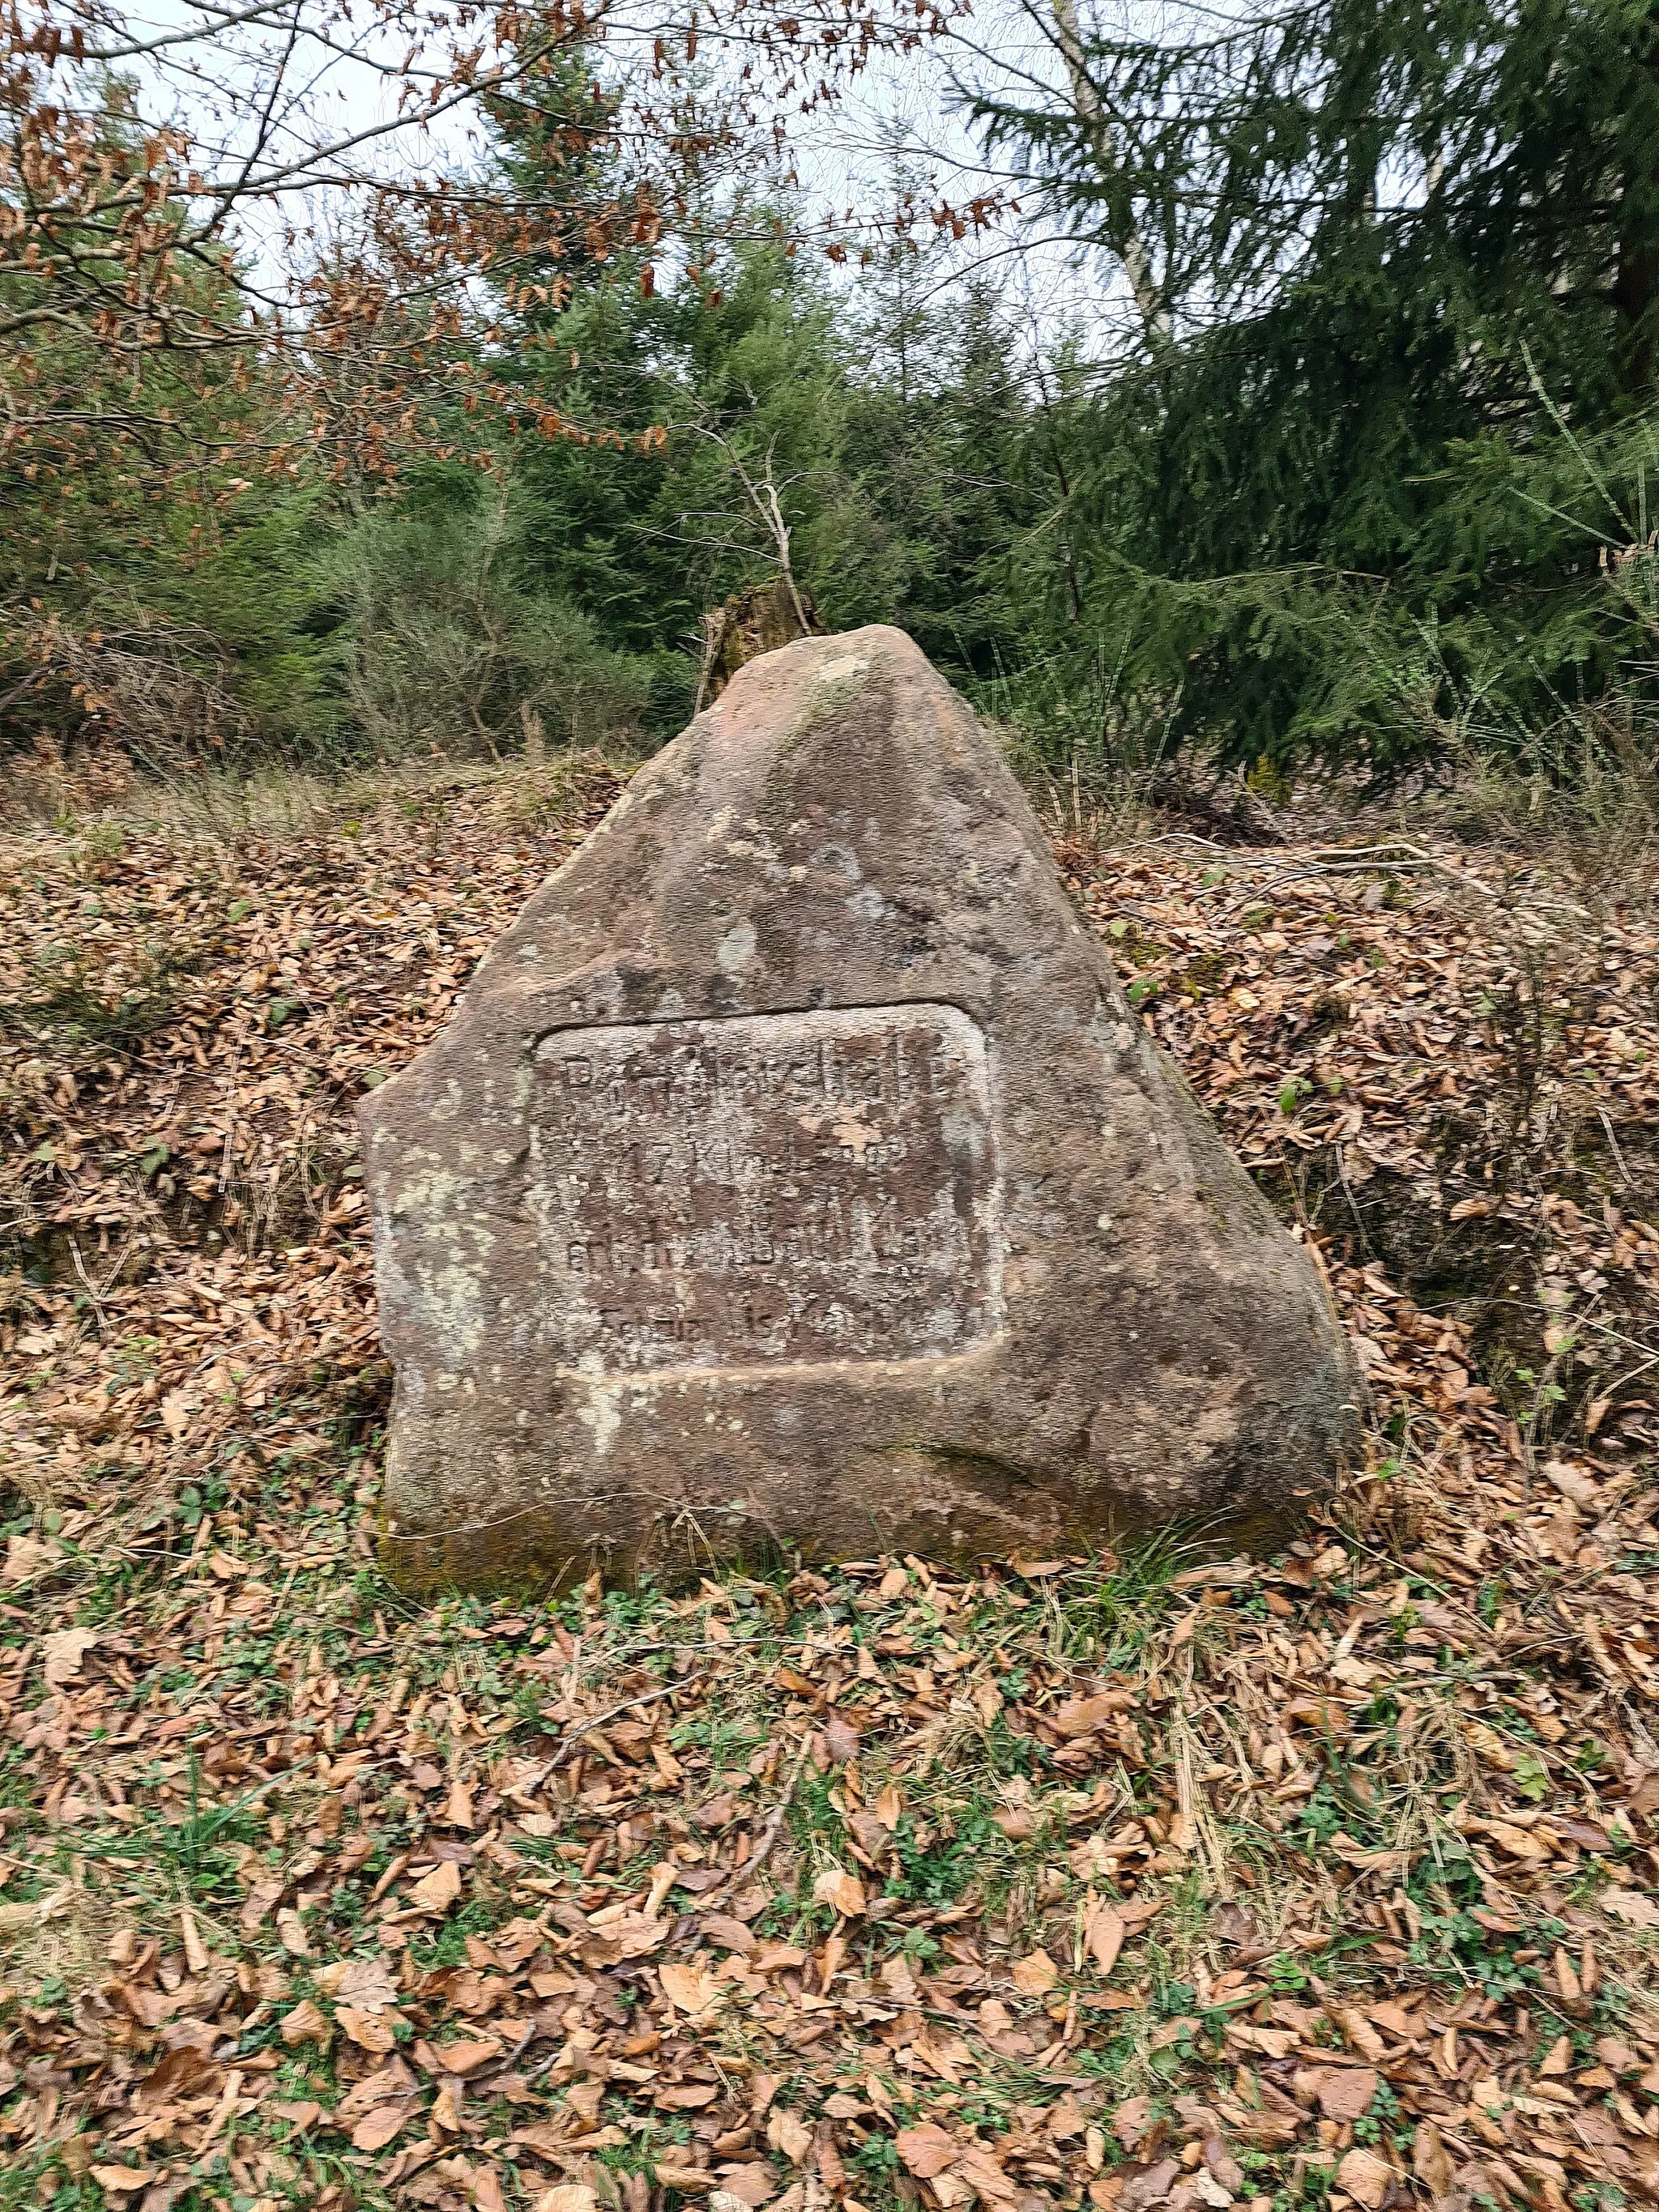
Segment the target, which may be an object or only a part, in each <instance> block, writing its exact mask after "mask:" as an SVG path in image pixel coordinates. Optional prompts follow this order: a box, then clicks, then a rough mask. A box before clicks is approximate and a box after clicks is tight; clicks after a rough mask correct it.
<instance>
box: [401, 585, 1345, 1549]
mask: <svg viewBox="0 0 1659 2212" xmlns="http://www.w3.org/2000/svg"><path fill="white" fill-rule="evenodd" d="M362 1131H363V1137H364V1141H365V1146H366V1157H367V1175H368V1188H369V1189H370V1191H371V1193H372V1194H373V1199H374V1231H375V1246H376V1259H377V1269H378V1280H379V1286H380V1327H381V1332H382V1334H383V1337H384V1340H385V1343H386V1350H387V1352H389V1353H390V1355H391V1357H392V1360H393V1362H394V1363H395V1365H396V1369H397V1391H396V1397H395V1400H394V1403H393V1407H392V1427H391V1444H390V1452H389V1458H388V1469H387V1486H388V1498H389V1515H390V1518H389V1522H388V1536H387V1544H386V1549H387V1554H388V1563H389V1565H391V1567H392V1571H394V1572H397V1573H398V1574H400V1575H401V1576H402V1577H403V1578H404V1579H405V1580H406V1581H409V1582H410V1583H429V1582H432V1581H434V1580H437V1579H441V1578H453V1579H455V1580H458V1581H460V1582H462V1583H472V1584H478V1583H486V1582H497V1583H499V1582H501V1581H502V1580H511V1579H513V1578H514V1577H524V1578H526V1579H529V1578H530V1577H532V1576H534V1575H537V1574H542V1573H549V1572H550V1573H554V1574H556V1575H559V1576H562V1577H571V1576H577V1575H583V1574H586V1573H587V1572H589V1571H591V1569H592V1566H593V1565H596V1564H597V1565H599V1566H600V1567H601V1568H603V1569H604V1570H605V1571H606V1572H607V1573H608V1574H611V1575H619V1576H626V1575H629V1574H633V1573H637V1572H639V1571H643V1570H646V1569H653V1570H655V1571H659V1572H665V1573H669V1574H684V1573H685V1572H687V1571H690V1570H693V1569H695V1568H696V1567H697V1566H699V1565H705V1564H707V1563H708V1560H709V1559H711V1558H713V1557H715V1556H724V1557H728V1558H730V1557H733V1556H737V1557H745V1556H746V1557H750V1558H754V1557H757V1556H761V1555H764V1554H767V1553H775V1552H776V1551H778V1550H780V1549H781V1550H783V1551H786V1552H787V1551H789V1550H793V1549H794V1548H796V1547H799V1550H800V1551H801V1552H802V1553H805V1555H806V1556H807V1557H808V1558H812V1557H833V1556H835V1555H837V1554H840V1555H842V1556H847V1555H857V1554H868V1553H872V1552H876V1551H893V1552H901V1553H902V1552H908V1551H915V1552H921V1553H932V1554H933V1555H935V1556H938V1555H940V1554H946V1555H949V1554H955V1555H957V1556H958V1557H960V1556H963V1555H966V1556H968V1557H972V1556H975V1555H981V1554H987V1553H1008V1552H1011V1551H1014V1552H1024V1553H1027V1554H1032V1553H1045V1552H1049V1551H1055V1550H1058V1551H1065V1550H1067V1549H1074V1548H1077V1547H1082V1546H1085V1545H1087V1544H1088V1543H1090V1542H1091V1541H1095V1540H1098V1539H1102V1538H1105V1537H1108V1536H1113V1535H1118V1534H1122V1533H1124V1532H1125V1531H1127V1530H1129V1529H1132V1528H1135V1527H1138V1526H1145V1525H1146V1524H1149V1523H1153V1522H1166V1521H1169V1520H1171V1519H1175V1518H1188V1517H1194V1516H1197V1517H1201V1518H1202V1519H1204V1520H1205V1521H1206V1522H1212V1523H1216V1524H1220V1525H1221V1526H1224V1527H1225V1528H1228V1529H1229V1530H1230V1531H1231V1533H1232V1534H1234V1535H1236V1536H1238V1537H1243V1538H1244V1539H1247V1540H1248V1538H1249V1535H1250V1534H1251V1533H1252V1531H1253V1530H1255V1529H1257V1528H1262V1527H1264V1526H1266V1525H1267V1524H1269V1523H1271V1522H1277V1521H1279V1520H1280V1519H1281V1518H1282V1517H1283V1516H1284V1515H1285V1512H1286V1511H1287V1510H1288V1509H1291V1507H1292V1505H1293V1504H1294V1501H1296V1500H1297V1498H1300V1497H1302V1496H1304V1495H1305V1494H1306V1493H1307V1492H1309V1491H1310V1490H1311V1489H1314V1488H1316V1487H1317V1486H1320V1485H1321V1484H1322V1482H1324V1481H1325V1480H1328V1478H1329V1477H1330V1476H1331V1475H1332V1474H1334V1472H1335V1470H1336V1468H1337V1467H1338V1465H1339V1463H1340V1461H1341V1460H1342V1458H1343V1456H1344V1455H1345V1453H1346V1451H1347V1450H1348V1449H1349V1448H1350V1447H1351V1445H1352V1440H1353V1438H1354V1435H1355V1430H1356V1405H1357V1400H1358V1384H1357V1381H1356V1376H1355V1373H1354V1370H1353V1367H1352V1363H1351V1360H1350V1358H1349V1355H1348V1352H1347V1349H1346V1344H1345V1341H1344V1340H1343V1338H1342V1335H1341V1334H1340V1330H1339V1329H1338V1328H1337V1326H1336V1323H1335V1322H1334V1318H1333V1316H1332V1313H1331V1310H1330V1308H1329V1305H1328V1301H1327V1299H1326V1297H1325V1295H1324V1293H1323V1291H1322V1286H1321V1283H1320V1281H1319V1279H1318V1277H1317V1275H1316V1273H1315V1269H1314V1267H1313V1265H1312V1263H1311V1261H1310V1258H1309V1256H1308V1255H1307V1254H1306V1253H1305V1252H1304V1250H1303V1249H1301V1248H1300V1247H1299V1246H1298V1245H1297V1243H1294V1242H1293V1241H1292V1240H1291V1238H1290V1237H1288V1236H1286V1235H1285V1232H1284V1231H1282V1230H1281V1229H1280V1228H1279V1225H1278V1223H1277V1222H1276V1221H1275V1219H1274V1218H1273V1213H1272V1212H1271V1211H1270V1210H1269V1208H1268V1206H1267V1202H1266V1200H1264V1199H1263V1198H1262V1197H1261V1194H1260V1193H1259V1192H1258V1191H1257V1190H1256V1189H1255V1187H1254V1185H1253V1184H1252V1183H1251V1182H1250V1181H1249V1177H1248V1176H1246V1175H1245V1173H1244V1171H1243V1169H1242V1168H1241V1167H1240V1166H1239V1165H1238V1164H1237V1162H1236V1161H1235V1160H1234V1159H1233V1158H1231V1155H1230V1154H1229V1153H1228V1152H1226V1151H1225V1149H1224V1147H1223V1146H1222V1145H1221V1143H1220V1141H1219V1139H1218V1137H1217V1135H1216V1133H1215V1131H1214V1129H1213V1128H1212V1126H1211V1124H1210V1122H1209V1121H1208V1120H1207V1119H1206V1116H1205V1115H1204V1113H1203V1112H1202V1110H1201V1109H1200V1107H1199V1106H1198V1105H1197V1104H1196V1103H1195V1102H1194V1099H1193V1097H1192V1096H1191V1094H1190V1093H1189V1092H1188V1091H1187V1089H1186V1088H1185V1086H1184V1085H1183V1084H1182V1081H1181V1079H1180V1078H1179V1076H1177V1075H1176V1073H1175V1072H1174V1070H1173V1069H1172V1068H1171V1067H1170V1065H1169V1063H1168V1062H1167V1061H1166V1060H1164V1058H1163V1057H1162V1055H1161V1054H1159V1053H1158V1050H1157V1048H1155V1046H1154V1045H1153V1044H1152V1042H1151V1040H1150V1039H1149V1037H1148V1036H1147V1035H1146V1030H1144V1028H1143V1027H1142V1025H1141V1024H1140V1022H1139V1020H1137V1019H1136V1018H1135V1017H1134V1016H1133V1014H1132V1013H1131V1012H1129V1010H1128V1008H1127V1006H1126V1004H1125V1002H1124V1000H1123V995H1122V993H1121V990H1120V988H1119V987H1118V984H1117V981H1116V980H1115V977H1114V975H1113V973H1112V969H1111V966H1110V963H1109V961H1108V959H1107V957H1106V954H1105V952H1104V951H1103V948H1102V946H1101V945H1099V943H1098V942H1097V939H1095V938H1094V936H1093V935H1092V934H1091V933H1090V931H1089V930H1087V929H1086V928H1085V927H1084V925H1083V924H1082V922H1081V921H1079V918H1078V916H1077V915H1076V913H1075V912H1074V911H1073V908H1072V907H1071V905H1070V903H1069V902H1068V901H1067V899H1066V894H1065V890H1064V888H1063V886H1062V885H1061V884H1060V878H1059V877H1058V875H1057V873H1056V872H1055V869H1054V863H1053V860H1052V859H1051V858H1050V855H1049V853H1048V847H1047V845H1046V843H1045V842H1044V839H1043V836H1042V831H1041V829H1039V828H1038V826H1037V823H1036V819H1035V817H1033V815H1032V813H1031V811H1030V808H1029V807H1028V806H1027V805H1026V803H1025V801H1024V798H1023V797H1022V795H1021V793H1020V791H1019V789H1018V786H1017V784H1016V783H1015V781H1014V780H1013V778H1012V775H1010V773H1009V771H1008V769H1007V768H1006V765H1005V763H1004V762H1003V760H1002V758H1001V757H1000V753H999V751H998V749H997V746H996V744H995V743H994V740H993V739H992V738H990V737H989V736H988V735H987V732H985V731H984V730H983V729H982V728H981V726H979V724H978V723H977V722H976V721H975V718H974V716H973V714H971V713H970V712H969V708H967V706H966V705H965V704H964V703H963V701H962V700H961V699H959V698H958V697H957V695H956V694H955V693H954V692H953V691H951V690H950V688H949V687H948V685H946V684H945V682H944V681H943V680H942V679H941V678H940V677H939V676H938V675H937V674H936V673H935V671H933V668H931V667H930V666H929V665H928V663H927V660H926V659H924V658H923V656H922V655H921V653H920V652H919V651H918V650H917V648H916V647H915V646H914V645H913V644H912V643H911V642H910V641H909V640H908V638H906V637H905V636H903V635H902V634H901V633H900V632H899V631H897V630H894V629H864V630H859V631H855V632H854V633H853V634H852V635H843V636H840V637H830V638H807V639H803V640H801V641H799V642H797V643H795V644H793V645H790V646H787V647H785V648H783V649H782V650H781V651H779V652H775V653H769V654H768V655H766V656H765V657H764V658H763V659H758V660H756V661H753V662H751V663H750V665H748V666H746V667H744V668H743V669H742V670H741V671H739V672H738V675H737V676H736V677H735V678H733V680H732V684H731V685H730V687H729V689H728V690H726V691H725V692H724V693H723V694H722V696H721V697H720V699H719V701H718V702H716V703H715V704H714V707H712V708H710V709H709V710H708V712H707V713H706V714H702V715H700V716H699V717H698V718H697V720H696V721H694V722H693V723H692V725H691V726H690V729H688V730H687V731H685V732H684V734H683V735H682V736H681V737H679V738H677V739H676V740H675V742H674V743H673V744H671V745H670V746H668V747H667V749H666V750H665V751H663V752H662V753H660V754H659V755H658V756H657V757H656V758H655V759H654V760H653V761H652V762H651V763H649V765H648V766H647V767H646V768H644V769H641V772H640V773H639V774H638V775H636V776H635V778H634V780H633V781H632V783H630V785H629V787H628V789H627V791H626V793H624V794H623V797H622V798H621V799H619V800H618V801H617V805H616V806H615V807H613V808H612V810H611V813H610V815H609V816H608V817H606V819H605V822H604V823H601V825H600V827H599V829H597V830H596V831H595V832H594V833H593V835H592V836H591V837H590V838H589V839H588V841H587V842H586V844H585V845H584V846H583V847H582V848H581V849H580V852H578V853H577V854H575V855H574V857H573V858H572V859H571V860H568V862H567V863H566V865H565V866H563V867H562V868H561V869H560V870H559V871H558V872H557V873H556V875H555V876H554V877H553V878H551V880H550V882H549V883H548V884H546V885H545V886H544V888H543V889H542V890H540V891H538V893H537V895H536V896H534V897H533V898H532V900H531V901H530V902H529V904H528V905H527V906H526V908H525V910H524V913H523V915H521V916H520V920H519V921H518V922H517V923H516V924H515V925H514V927H513V928H512V929H511V930H509V931H508V932H507V935H506V936H505V937H504V938H503V939H501V942H500V943H499V944H498V945H495V948H494V949H493V951H491V953H490V954H489V957H488V958H487V959H486V960H485V961H484V963H483V965H482V966H481V968H480V969H479V970H478V973H477V975H476V977H475V978H474V980H473V981H472V982H471V985H470V986H469V987H468V989H467V991H466V993H465V996H464V998H463V999H462V1000H461V1003H460V1005H459V1006H458V1008H457V1010H456V1012H455V1015H454V1018H453V1020H452V1021H451V1023H450V1024H449V1026H448V1028H447V1030H445V1031H444V1033H443V1034H442V1036H441V1037H439V1038H438V1039H437V1041H436V1042H435V1043H433V1044H432V1045H430V1046H429V1047H428V1048H427V1050H426V1051H425V1052H423V1053H422V1054H421V1056H420V1057H419V1059H418V1060H416V1061H415V1062H414V1063H413V1064H412V1065H411V1066H409V1067H407V1068H405V1069H404V1071H403V1073H401V1074H399V1075H398V1076H397V1077H395V1078H394V1079H392V1081H391V1082H390V1083H388V1084H386V1085H385V1086H384V1087H383V1088H381V1089H380V1090H379V1091H375V1092H374V1094H373V1095H372V1097H369V1098H368V1100H366V1101H365V1103H364V1104H363V1106H362Z"/></svg>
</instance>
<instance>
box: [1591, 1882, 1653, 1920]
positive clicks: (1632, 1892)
mask: <svg viewBox="0 0 1659 2212" xmlns="http://www.w3.org/2000/svg"><path fill="white" fill-rule="evenodd" d="M1601 1910H1602V1911H1603V1912H1610V1913H1611V1914H1612V1915H1613V1918H1614V1919H1615V1920H1622V1921H1623V1923H1625V1925H1626V1928H1659V1902H1656V1901H1655V1899H1652V1898H1651V1897H1650V1896H1649V1895H1648V1894H1647V1893H1646V1892H1645V1891H1644V1890H1639V1889H1613V1888H1607V1889H1604V1890H1603V1891H1602V1892H1601Z"/></svg>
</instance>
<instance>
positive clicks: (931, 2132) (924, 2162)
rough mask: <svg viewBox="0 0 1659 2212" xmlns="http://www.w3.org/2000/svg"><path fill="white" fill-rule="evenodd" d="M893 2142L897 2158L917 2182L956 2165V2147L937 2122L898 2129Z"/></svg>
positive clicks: (926, 2121) (930, 2121) (929, 2121)
mask: <svg viewBox="0 0 1659 2212" xmlns="http://www.w3.org/2000/svg"><path fill="white" fill-rule="evenodd" d="M893 2140H894V2143H895V2145H896V2148H897V2151H898V2154H899V2156H900V2158H902V2160H903V2161H904V2164H905V2166H906V2167H907V2168H908V2171H909V2172H912V2173H914V2174H915V2176H916V2178H917V2179H918V2180H919V2181H931V2180H932V2179H933V2176H934V2175H935V2174H938V2173H943V2172H945V2168H946V2166H953V2165H954V2164H955V2163H956V2158H957V2146H956V2145H955V2143H953V2142H951V2138H950V2136H947V2135H946V2134H945V2130H944V2129H943V2128H942V2127H940V2126H939V2124H938V2122H937V2121H934V2120H924V2121H923V2123H922V2124H921V2126H920V2127H919V2128H901V2129H900V2130H899V2131H898V2133H897V2135H896V2136H895V2137H894V2139H893Z"/></svg>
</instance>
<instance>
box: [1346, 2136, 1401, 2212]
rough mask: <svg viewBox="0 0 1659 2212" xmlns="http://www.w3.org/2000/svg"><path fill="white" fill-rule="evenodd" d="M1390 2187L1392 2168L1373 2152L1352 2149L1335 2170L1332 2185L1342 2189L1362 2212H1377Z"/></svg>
mask: <svg viewBox="0 0 1659 2212" xmlns="http://www.w3.org/2000/svg"><path fill="white" fill-rule="evenodd" d="M1393 2183H1394V2168H1393V2167H1392V2166H1390V2165H1389V2162H1388V2160H1386V2159H1384V2158H1379V2157H1378V2156H1377V2154H1376V2152H1375V2151H1374V2150H1364V2149H1361V2148H1358V2147H1356V2148H1354V2149H1352V2150H1351V2151H1349V2152H1347V2153H1346V2154H1345V2156H1344V2157H1343V2159H1342V2161H1341V2163H1340V2166H1338V2167H1337V2169H1336V2184H1337V2187H1338V2188H1339V2189H1346V2191H1347V2192H1348V2194H1349V2196H1350V2197H1352V2198H1353V2200H1354V2202H1355V2203H1357V2204H1363V2205H1364V2207H1365V2212H1380V2207H1381V2205H1382V2203H1383V2198H1384V2197H1386V2196H1387V2195H1388V2193H1389V2189H1390V2188H1391V2187H1392V2186H1393Z"/></svg>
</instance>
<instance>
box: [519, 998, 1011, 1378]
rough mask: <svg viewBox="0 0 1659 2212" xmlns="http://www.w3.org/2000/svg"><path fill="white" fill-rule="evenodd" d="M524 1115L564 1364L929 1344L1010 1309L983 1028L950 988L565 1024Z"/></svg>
mask: <svg viewBox="0 0 1659 2212" xmlns="http://www.w3.org/2000/svg"><path fill="white" fill-rule="evenodd" d="M531 1125H532V1126H531V1139H530V1146H531V1157H530V1161H529V1184H528V1188H527V1189H526V1197H525V1203H526V1206H527V1207H528V1209H529V1211H530V1212H531V1214H532V1218H533V1219H534V1221H535V1223H536V1226H537V1234H538V1252H539V1269H538V1273H539V1282H540V1287H541V1297H540V1299H539V1301H538V1305H539V1312H540V1316H541V1338H542V1341H543V1343H544V1345H545V1346H546V1347H547V1348H548V1350H550V1352H553V1353H554V1354H555V1356H556V1358H558V1359H559V1360H560V1362H561V1364H569V1365H572V1366H580V1367H582V1368H583V1369H584V1370H586V1371H589V1372H592V1371H594V1370H595V1369H597V1370H598V1371H599V1372H604V1373H609V1372H618V1373H627V1372H629V1371H638V1370H652V1369H660V1368H667V1367H708V1366H732V1365H757V1364H760V1365H772V1364H788V1363H793V1362H805V1361H819V1360H829V1359H915V1358H936V1357H939V1356H940V1355H942V1354H945V1353H951V1352H965V1351H968V1350H970V1349H971V1348H972V1347H973V1346H975V1345H976V1344H979V1343H981V1342H983V1341H984V1340H985V1339H986V1338H987V1337H988V1336H991V1335H993V1334H994V1333H995V1332H996V1330H997V1328H998V1327H999V1326H1000V1318H1001V1301H1000V1256H999V1255H1000V1223H999V1219H998V1212H999V1190H998V1184H997V1169H996V1160H995V1148H994V1139H993V1134H992V1118H991V1103H990V1090H989V1078H988V1073H987V1066H986V1057H985V1043H984V1039H983V1037H982V1036H981V1034H980V1031H979V1029H978V1027H977V1025H976V1024H975V1023H973V1022H972V1021H970V1020H969V1018H968V1017H967V1016H966V1015H965V1014H963V1013H961V1012H958V1010H957V1008H956V1007H954V1006H872V1007H860V1008H857V1009H853V1010H834V1011H829V1010H826V1011H823V1012H802V1013H786V1014H757V1015H752V1016H744V1017H739V1018H732V1019H728V1020H719V1021H685V1022H670V1023H663V1024H653V1025H648V1026H631V1027H626V1028H621V1027H619V1028H615V1029H574V1030H559V1031H556V1033H555V1034H554V1035H552V1036H549V1037H547V1038H545V1039H544V1041H543V1042H542V1043H541V1045H540V1046H539V1047H538V1052H537V1056H536V1075H535V1092H534V1100H533V1103H532V1112H531Z"/></svg>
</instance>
